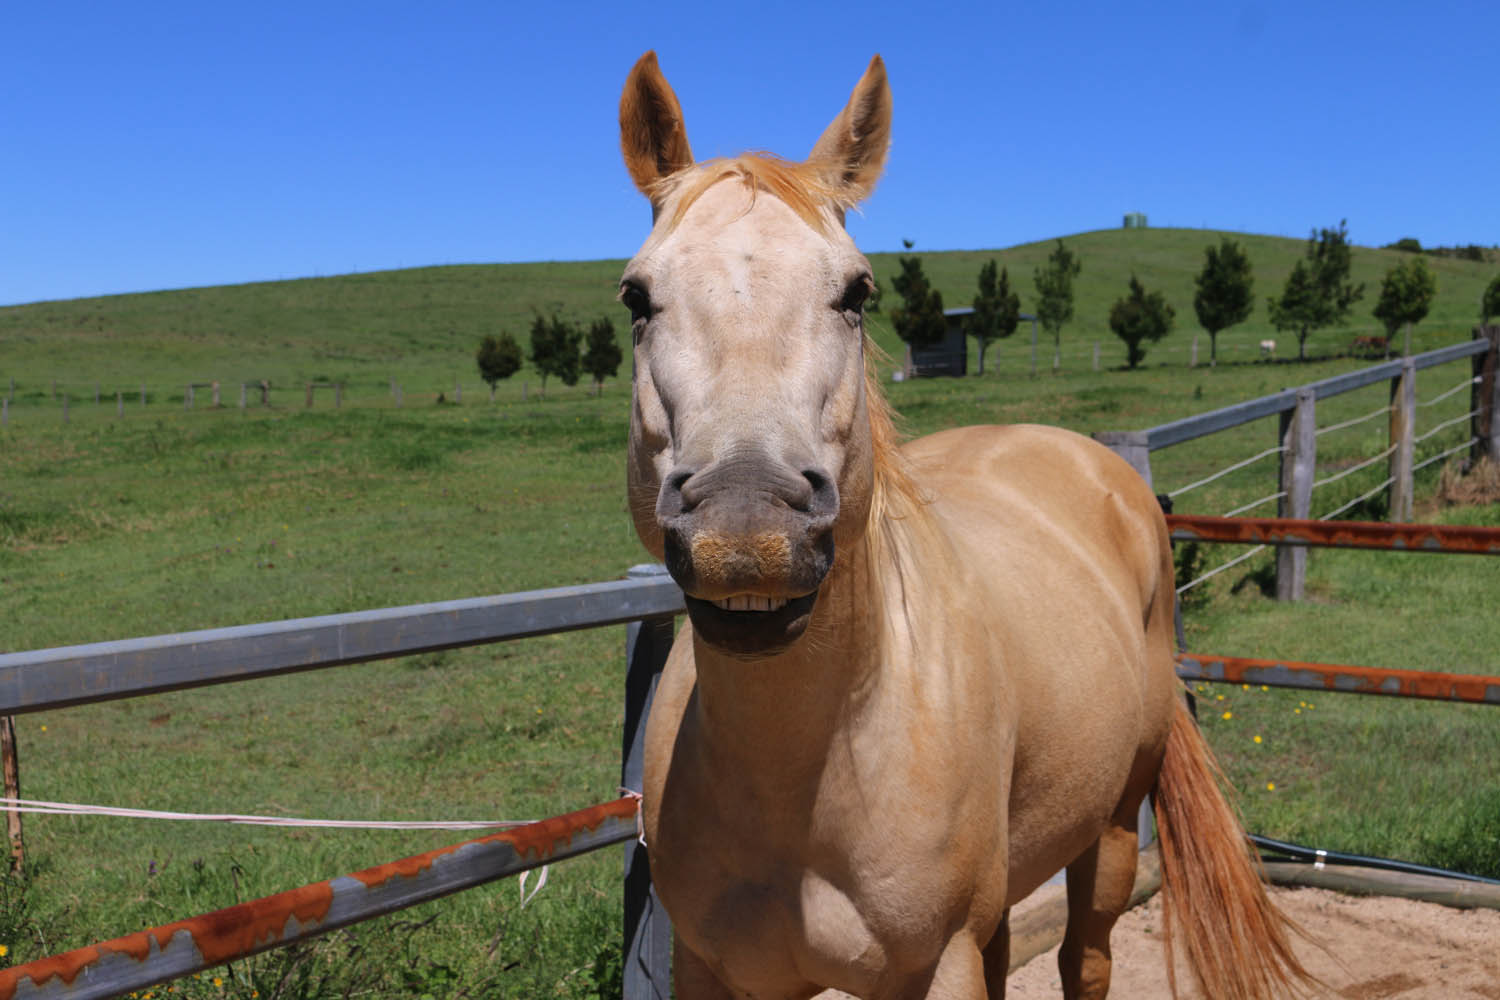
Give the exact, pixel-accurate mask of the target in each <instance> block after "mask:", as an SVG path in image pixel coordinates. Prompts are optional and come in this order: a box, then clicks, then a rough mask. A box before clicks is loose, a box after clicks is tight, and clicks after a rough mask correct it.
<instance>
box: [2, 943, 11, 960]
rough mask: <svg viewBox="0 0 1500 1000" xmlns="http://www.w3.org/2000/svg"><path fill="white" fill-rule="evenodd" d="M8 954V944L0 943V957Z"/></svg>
mask: <svg viewBox="0 0 1500 1000" xmlns="http://www.w3.org/2000/svg"><path fill="white" fill-rule="evenodd" d="M9 954H10V947H9V946H8V945H3V944H0V958H4V957H5V956H6V955H9Z"/></svg>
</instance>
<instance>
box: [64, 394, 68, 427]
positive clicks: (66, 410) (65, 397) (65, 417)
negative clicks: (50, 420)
mask: <svg viewBox="0 0 1500 1000" xmlns="http://www.w3.org/2000/svg"><path fill="white" fill-rule="evenodd" d="M67 422H68V394H67V393H63V423H67Z"/></svg>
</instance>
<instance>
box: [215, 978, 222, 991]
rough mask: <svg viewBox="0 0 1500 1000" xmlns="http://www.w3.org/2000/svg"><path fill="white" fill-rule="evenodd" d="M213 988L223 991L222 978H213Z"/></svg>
mask: <svg viewBox="0 0 1500 1000" xmlns="http://www.w3.org/2000/svg"><path fill="white" fill-rule="evenodd" d="M214 986H215V987H216V988H217V989H223V988H224V980H223V978H222V977H220V976H214Z"/></svg>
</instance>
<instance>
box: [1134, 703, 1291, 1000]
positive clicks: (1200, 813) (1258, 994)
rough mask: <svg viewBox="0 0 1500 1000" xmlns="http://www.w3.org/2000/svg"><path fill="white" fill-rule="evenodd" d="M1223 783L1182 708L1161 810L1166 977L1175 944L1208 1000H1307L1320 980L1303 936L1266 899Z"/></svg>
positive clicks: (1155, 799)
mask: <svg viewBox="0 0 1500 1000" xmlns="http://www.w3.org/2000/svg"><path fill="white" fill-rule="evenodd" d="M1220 779H1221V774H1220V772H1219V767H1218V764H1217V763H1216V762H1215V761H1214V758H1213V754H1212V752H1211V751H1210V750H1209V748H1208V745H1207V744H1206V743H1205V742H1204V740H1203V735H1202V734H1201V733H1199V732H1198V726H1197V724H1196V723H1195V722H1194V721H1193V718H1192V716H1191V715H1189V714H1188V709H1187V706H1186V705H1185V704H1183V703H1182V702H1179V703H1178V705H1177V711H1176V715H1175V716H1174V717H1173V719H1172V729H1171V732H1170V733H1169V734H1168V736H1167V751H1166V757H1165V759H1164V760H1163V761H1162V767H1161V773H1160V775H1159V776H1158V777H1157V779H1156V791H1155V792H1154V794H1153V795H1152V804H1153V806H1154V807H1155V810H1156V828H1157V836H1158V838H1159V839H1160V841H1161V874H1162V931H1163V938H1164V943H1165V947H1166V953H1167V978H1168V981H1169V983H1170V985H1171V989H1172V995H1173V996H1174V997H1175V996H1176V995H1177V983H1176V977H1175V975H1174V974H1173V961H1174V952H1175V949H1174V947H1173V941H1174V940H1180V941H1181V942H1182V945H1183V947H1182V951H1183V953H1184V955H1185V957H1186V958H1187V963H1188V966H1189V967H1190V968H1191V969H1192V970H1193V975H1194V977H1195V978H1196V979H1197V981H1198V988H1199V990H1200V991H1201V992H1202V993H1203V995H1204V996H1205V997H1210V998H1213V1000H1261V998H1270V997H1276V996H1285V995H1287V994H1288V993H1291V994H1294V995H1295V994H1300V993H1301V992H1303V990H1304V989H1306V988H1307V987H1309V986H1312V985H1314V984H1316V983H1317V980H1316V979H1315V978H1314V977H1313V976H1312V974H1311V973H1309V972H1308V971H1307V970H1306V969H1305V968H1304V967H1303V966H1302V963H1301V962H1300V961H1299V960H1298V959H1297V956H1296V955H1295V954H1293V953H1292V947H1291V936H1292V934H1293V933H1299V934H1300V933H1302V932H1301V929H1300V928H1298V927H1296V925H1294V924H1292V923H1291V922H1290V921H1288V920H1287V918H1286V917H1284V916H1283V915H1282V914H1281V912H1280V911H1279V910H1277V909H1276V907H1275V906H1274V905H1273V904H1272V902H1271V900H1270V898H1269V897H1268V896H1267V895H1266V891H1265V887H1264V886H1263V885H1262V883H1261V879H1260V864H1259V862H1258V861H1257V860H1256V859H1254V858H1253V856H1252V855H1251V853H1250V850H1249V845H1248V842H1247V841H1246V838H1245V831H1244V829H1243V828H1242V827H1241V826H1240V822H1239V818H1238V817H1237V816H1236V815H1235V813H1234V809H1233V808H1232V807H1231V806H1230V804H1229V802H1228V801H1227V800H1226V799H1225V798H1224V795H1223V794H1222V793H1221V792H1220V790H1219V782H1220Z"/></svg>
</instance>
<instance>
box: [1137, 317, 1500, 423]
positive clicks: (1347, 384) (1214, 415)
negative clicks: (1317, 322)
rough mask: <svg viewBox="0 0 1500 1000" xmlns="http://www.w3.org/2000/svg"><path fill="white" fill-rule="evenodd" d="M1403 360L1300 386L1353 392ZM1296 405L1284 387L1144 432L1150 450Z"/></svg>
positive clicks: (1474, 346)
mask: <svg viewBox="0 0 1500 1000" xmlns="http://www.w3.org/2000/svg"><path fill="white" fill-rule="evenodd" d="M1489 349H1490V343H1489V341H1488V340H1484V339H1475V340H1470V341H1465V342H1463V343H1458V344H1450V345H1448V346H1447V347H1440V348H1438V349H1437V350H1435V351H1427V352H1426V353H1423V354H1416V355H1413V356H1412V359H1411V360H1412V362H1413V364H1414V365H1415V366H1416V367H1417V368H1418V369H1422V368H1431V367H1433V366H1435V365H1443V364H1448V363H1449V362H1452V361H1458V360H1460V359H1462V358H1468V357H1473V356H1474V355H1476V354H1483V353H1485V352H1486V351H1488V350H1489ZM1401 364H1402V363H1401V361H1387V362H1385V363H1383V364H1378V365H1372V366H1371V367H1369V368H1361V369H1359V370H1358V371H1353V372H1348V373H1346V374H1343V375H1334V376H1332V377H1330V378H1325V379H1320V380H1318V381H1317V382H1309V383H1308V384H1307V385H1305V386H1301V388H1303V389H1311V390H1312V391H1313V394H1314V396H1315V397H1316V398H1317V399H1326V398H1327V397H1329V396H1337V395H1339V394H1340V393H1345V392H1352V391H1353V390H1355V389H1363V388H1364V387H1365V386H1367V385H1375V384H1376V383H1378V382H1382V381H1387V380H1389V379H1393V378H1396V377H1397V376H1399V375H1400V374H1401ZM1296 406H1297V390H1296V389H1283V390H1282V391H1280V392H1277V393H1272V394H1271V395H1269V396H1261V397H1259V398H1257V399H1251V400H1246V401H1245V402H1243V403H1235V404H1234V405H1233V406H1225V407H1222V408H1220V409H1217V410H1210V411H1208V412H1207V413H1200V414H1198V415H1197V416H1192V417H1183V418H1182V419H1181V420H1173V421H1171V422H1170V423H1165V424H1158V425H1157V426H1155V427H1151V428H1148V429H1147V430H1146V432H1145V434H1146V444H1147V447H1148V448H1149V449H1150V450H1151V451H1156V450H1157V449H1158V448H1166V447H1169V446H1171V445H1174V444H1181V443H1182V442H1184V441H1191V440H1193V439H1194V438H1200V437H1204V436H1206V435H1208V434H1216V433H1218V432H1219V431H1223V430H1228V429H1229V428H1231V427H1238V426H1239V425H1240V424H1246V423H1249V422H1250V421H1252V420H1259V419H1260V418H1261V417H1269V416H1271V415H1272V414H1276V413H1283V412H1285V411H1287V410H1292V409H1295V408H1296Z"/></svg>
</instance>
